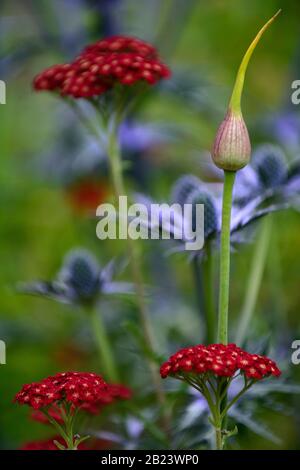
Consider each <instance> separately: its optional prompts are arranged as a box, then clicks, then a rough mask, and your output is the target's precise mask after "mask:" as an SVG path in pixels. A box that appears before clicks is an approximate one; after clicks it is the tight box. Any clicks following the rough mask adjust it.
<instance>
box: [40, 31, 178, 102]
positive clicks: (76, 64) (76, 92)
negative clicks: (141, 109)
mask: <svg viewBox="0 0 300 470" xmlns="http://www.w3.org/2000/svg"><path fill="white" fill-rule="evenodd" d="M169 76H170V70H169V69H168V67H167V66H166V65H164V64H163V63H162V62H161V61H160V59H159V57H158V54H157V51H156V49H155V48H154V47H153V46H151V45H150V44H148V43H146V42H144V41H141V40H140V39H136V38H132V37H127V36H112V37H110V38H107V39H103V40H100V41H97V42H96V43H94V44H91V45H89V46H87V47H86V48H85V49H84V50H83V51H82V52H81V53H80V55H79V56H78V57H77V58H76V59H75V60H74V61H73V62H72V63H69V64H58V65H54V66H52V67H50V68H48V69H46V70H44V71H43V72H41V73H40V74H39V75H37V77H36V78H35V79H34V82H33V86H34V88H35V90H37V91H43V90H47V91H58V92H60V94H61V95H62V96H71V97H73V98H91V97H94V96H99V95H101V94H103V93H105V92H106V91H107V90H109V89H111V88H113V87H114V86H115V85H117V84H121V85H125V86H128V85H133V84H135V83H137V82H141V81H143V82H146V83H148V84H149V85H154V84H155V83H156V82H157V81H159V80H160V79H162V78H168V77H169Z"/></svg>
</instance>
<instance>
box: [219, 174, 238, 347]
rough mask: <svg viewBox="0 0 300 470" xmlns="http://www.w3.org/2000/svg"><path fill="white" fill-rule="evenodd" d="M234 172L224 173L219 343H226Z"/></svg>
mask: <svg viewBox="0 0 300 470" xmlns="http://www.w3.org/2000/svg"><path fill="white" fill-rule="evenodd" d="M234 180H235V172H231V171H224V189H223V209H222V231H221V247H220V284H219V325H218V341H219V343H223V344H227V343H228V306H229V280H230V279H229V278H230V221H231V206H232V191H233V185H234Z"/></svg>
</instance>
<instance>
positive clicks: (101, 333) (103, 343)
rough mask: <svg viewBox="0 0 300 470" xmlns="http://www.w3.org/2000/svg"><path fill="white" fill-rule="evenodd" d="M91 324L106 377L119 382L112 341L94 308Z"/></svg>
mask: <svg viewBox="0 0 300 470" xmlns="http://www.w3.org/2000/svg"><path fill="white" fill-rule="evenodd" d="M91 324H92V329H93V333H94V336H95V339H96V345H97V348H98V350H99V355H100V360H101V365H102V367H103V371H104V374H103V375H104V377H105V378H106V379H108V380H111V381H112V382H118V380H119V377H118V372H117V368H116V365H115V361H114V357H113V353H112V350H111V346H110V341H109V339H108V337H107V334H106V330H105V326H104V324H103V321H102V318H101V315H99V314H98V312H97V310H96V309H94V310H93V311H92V312H91Z"/></svg>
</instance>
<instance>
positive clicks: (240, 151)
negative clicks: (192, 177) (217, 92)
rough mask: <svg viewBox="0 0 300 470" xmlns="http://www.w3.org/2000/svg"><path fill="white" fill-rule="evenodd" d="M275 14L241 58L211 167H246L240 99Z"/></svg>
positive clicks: (247, 155)
mask: <svg viewBox="0 0 300 470" xmlns="http://www.w3.org/2000/svg"><path fill="white" fill-rule="evenodd" d="M279 13H280V10H279V11H278V12H277V13H276V15H274V16H273V17H272V18H271V19H270V20H269V21H268V22H267V23H266V24H265V25H264V26H263V27H262V29H261V30H260V31H259V32H258V34H257V35H256V37H255V39H254V40H253V42H252V43H251V44H250V46H249V48H248V50H247V52H246V54H245V55H244V57H243V60H242V62H241V65H240V68H239V70H238V74H237V77H236V81H235V85H234V88H233V92H232V96H231V100H230V103H229V107H228V111H227V114H226V116H225V119H224V120H223V122H222V123H221V125H220V127H219V129H218V132H217V135H216V138H215V141H214V145H213V150H212V157H213V160H214V162H215V164H216V165H217V166H218V167H219V168H221V169H223V170H227V171H237V170H240V169H241V168H243V167H244V166H246V165H247V163H249V160H250V155H251V145H250V139H249V134H248V130H247V127H246V124H245V121H244V119H243V115H242V111H241V96H242V91H243V86H244V80H245V73H246V70H247V67H248V63H249V60H250V58H251V55H252V53H253V51H254V49H255V47H256V45H257V43H258V42H259V40H260V38H261V36H262V35H263V33H264V32H265V30H266V29H267V28H268V27H269V25H270V24H271V23H272V22H273V21H274V19H275V18H276V16H277V15H278V14H279Z"/></svg>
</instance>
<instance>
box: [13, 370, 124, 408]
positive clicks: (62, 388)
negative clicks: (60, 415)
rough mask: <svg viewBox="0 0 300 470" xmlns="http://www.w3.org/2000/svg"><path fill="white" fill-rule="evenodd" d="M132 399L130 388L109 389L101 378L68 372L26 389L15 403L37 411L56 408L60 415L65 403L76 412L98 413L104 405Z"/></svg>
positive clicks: (32, 384)
mask: <svg viewBox="0 0 300 470" xmlns="http://www.w3.org/2000/svg"><path fill="white" fill-rule="evenodd" d="M129 397H130V391H129V390H128V389H127V388H126V387H124V386H116V385H109V384H107V383H106V382H105V381H104V380H103V378H102V377H101V376H100V375H97V374H94V373H86V372H64V373H59V374H56V375H54V376H51V377H47V378H46V379H43V380H41V381H40V382H34V383H31V384H26V385H24V386H23V387H22V389H21V391H20V392H19V393H17V395H16V396H15V401H17V402H18V403H20V404H21V405H29V406H31V407H32V408H33V409H35V410H39V409H41V408H45V407H53V406H54V408H53V409H52V411H53V413H56V412H57V411H58V409H57V406H59V405H60V403H61V402H63V401H64V402H68V403H70V404H71V405H72V406H73V407H74V408H81V409H84V410H85V411H87V412H90V413H96V411H97V410H99V409H101V407H102V406H103V405H105V404H109V403H112V402H113V401H114V400H116V399H117V398H129Z"/></svg>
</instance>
